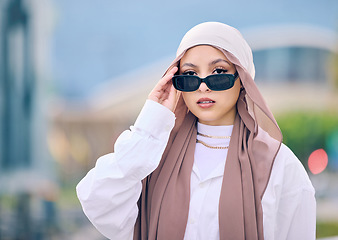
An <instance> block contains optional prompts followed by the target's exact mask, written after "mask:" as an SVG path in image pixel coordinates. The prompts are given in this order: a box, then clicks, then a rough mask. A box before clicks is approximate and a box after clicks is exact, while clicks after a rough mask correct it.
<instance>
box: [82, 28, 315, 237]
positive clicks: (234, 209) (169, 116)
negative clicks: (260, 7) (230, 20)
mask: <svg viewBox="0 0 338 240" xmlns="http://www.w3.org/2000/svg"><path fill="white" fill-rule="evenodd" d="M254 75H255V69H254V64H253V59H252V52H251V49H250V47H249V46H248V44H247V43H246V41H245V40H244V39H243V37H242V36H241V34H240V33H239V32H238V31H237V30H236V29H234V28H232V27H230V26H228V25H225V24H222V23H216V22H207V23H202V24H199V25H197V26H195V27H194V28H192V29H191V30H190V31H188V32H187V34H186V35H185V36H184V37H183V39H182V41H181V44H180V46H179V48H178V51H177V57H176V59H175V60H174V61H173V63H172V64H171V66H170V67H169V68H168V70H167V72H166V73H165V75H164V76H163V78H162V79H161V80H160V81H159V82H158V84H157V85H156V86H155V88H154V89H153V91H152V92H151V93H150V94H149V97H148V100H147V101H146V104H145V106H144V107H143V109H142V111H141V113H140V115H139V117H138V118H137V120H136V122H135V125H134V126H133V127H131V130H130V131H125V132H123V133H122V134H121V136H120V137H119V138H118V140H117V141H116V143H115V153H111V154H108V155H105V156H103V157H101V158H100V159H99V160H98V161H97V164H96V166H95V168H94V169H92V170H91V171H90V172H89V173H88V174H87V176H86V177H85V178H84V179H82V181H81V182H80V183H79V184H78V186H77V193H78V197H79V199H80V201H81V204H82V206H83V210H84V212H85V214H86V215H87V216H88V218H89V219H90V220H91V222H92V223H93V224H94V225H95V226H96V228H97V229H98V230H99V231H100V232H101V233H102V234H104V235H105V236H106V237H108V238H111V239H144V240H145V239H160V240H162V239H208V240H210V239H268V240H270V239H315V208H316V207H315V198H314V189H313V187H312V185H311V183H310V181H309V178H308V176H307V174H306V172H305V170H304V168H303V166H302V165H301V163H300V162H299V160H298V159H297V158H296V157H295V156H294V154H293V153H292V152H291V151H290V150H289V149H288V148H287V147H286V146H285V145H283V144H282V143H281V142H282V134H281V132H280V130H279V127H278V125H277V123H276V121H275V119H274V117H273V115H272V114H271V112H270V111H269V109H268V107H267V105H266V104H265V102H264V100H263V98H262V96H261V94H260V93H259V91H258V89H257V87H256V85H255V83H254V81H253V79H254ZM141 181H142V183H141Z"/></svg>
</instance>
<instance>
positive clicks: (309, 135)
mask: <svg viewBox="0 0 338 240" xmlns="http://www.w3.org/2000/svg"><path fill="white" fill-rule="evenodd" d="M276 120H277V122H278V125H279V127H280V128H281V131H282V133H283V139H284V143H285V144H286V145H287V146H288V147H289V148H290V149H291V150H292V151H293V152H294V153H295V154H296V156H297V157H298V158H299V159H300V160H301V162H302V163H303V165H304V166H305V165H306V164H305V162H306V161H307V159H308V157H309V155H310V154H311V153H312V152H313V151H314V150H316V149H319V148H323V149H324V150H326V140H327V138H328V136H329V135H330V133H332V132H333V131H337V130H338V113H332V112H289V113H284V114H282V115H279V116H277V117H276Z"/></svg>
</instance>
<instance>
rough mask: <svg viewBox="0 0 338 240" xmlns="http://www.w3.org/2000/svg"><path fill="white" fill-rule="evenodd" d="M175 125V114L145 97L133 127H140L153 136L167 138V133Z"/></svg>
mask: <svg viewBox="0 0 338 240" xmlns="http://www.w3.org/2000/svg"><path fill="white" fill-rule="evenodd" d="M174 125H175V114H174V113H173V112H172V111H170V110H169V109H168V108H166V107H165V106H163V105H161V104H159V103H157V102H155V101H153V100H150V99H147V101H146V103H145V104H144V106H143V108H142V110H141V112H140V114H139V116H138V117H137V119H136V121H135V124H134V127H136V128H138V129H141V130H143V131H145V132H147V133H149V134H150V135H152V136H153V137H154V138H157V139H163V138H165V139H166V138H168V135H169V134H168V133H169V132H170V131H171V130H172V129H173V127H174Z"/></svg>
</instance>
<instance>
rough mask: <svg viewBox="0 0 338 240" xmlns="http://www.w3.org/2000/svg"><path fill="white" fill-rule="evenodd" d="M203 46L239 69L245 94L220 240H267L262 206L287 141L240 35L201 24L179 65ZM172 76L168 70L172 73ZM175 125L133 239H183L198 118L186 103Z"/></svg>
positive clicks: (147, 187) (146, 190) (186, 41)
mask: <svg viewBox="0 0 338 240" xmlns="http://www.w3.org/2000/svg"><path fill="white" fill-rule="evenodd" d="M198 45H211V46H213V47H216V48H218V49H219V50H220V51H222V52H223V53H224V55H225V56H226V57H227V58H228V59H229V60H230V61H231V62H232V63H233V64H234V65H235V67H236V70H237V72H238V74H239V77H240V79H241V82H242V86H243V90H242V91H241V93H240V96H239V98H238V101H237V112H238V114H237V116H236V118H235V122H234V128H233V132H232V136H231V140H230V146H229V151H228V155H227V160H226V165H225V169H224V176H223V183H222V188H221V196H220V200H219V231H220V239H221V240H224V239H239V240H240V239H243V240H244V239H246V240H257V239H259V240H261V239H264V236H263V212H262V205H261V199H262V196H263V194H264V191H265V189H266V186H267V184H268V181H269V177H270V173H271V169H272V165H273V162H274V159H275V157H276V154H277V152H278V150H279V148H280V145H281V142H282V134H281V131H280V129H279V127H278V125H277V123H276V121H275V119H274V117H273V115H272V113H271V111H270V110H269V108H268V106H267V105H266V103H265V101H264V99H263V97H262V95H261V93H260V92H259V90H258V88H257V86H256V84H255V82H254V77H255V67H254V64H253V57H252V51H251V49H250V47H249V45H248V43H247V42H246V41H245V40H244V38H243V37H242V35H241V33H240V32H239V31H238V30H237V29H235V28H233V27H231V26H229V25H226V24H223V23H218V22H206V23H201V24H199V25H197V26H195V27H193V28H192V29H191V30H189V31H188V32H187V33H186V34H185V36H184V37H183V39H182V41H181V43H180V45H179V47H178V50H177V54H176V58H175V59H174V61H173V62H172V64H171V65H170V67H169V68H168V70H169V69H171V68H172V67H174V66H177V65H178V63H179V60H180V59H181V58H182V56H183V55H184V53H185V52H186V51H187V50H188V49H190V48H192V47H194V46H198ZM168 70H167V71H168ZM174 112H175V115H176V122H175V127H174V129H173V131H172V132H171V135H170V138H169V141H168V144H167V147H166V149H165V151H164V153H163V156H162V159H161V162H160V164H159V166H158V168H157V169H156V170H155V171H154V172H153V173H152V174H151V175H149V176H148V177H147V178H146V179H144V180H143V189H142V194H141V197H140V200H139V216H138V219H137V222H136V225H135V232H134V239H142V240H146V239H147V240H148V239H149V240H154V239H161V240H163V239H164V240H166V239H183V238H184V233H185V229H186V224H187V218H188V213H189V202H190V176H191V171H192V166H193V161H194V159H193V157H194V151H195V145H196V117H195V116H194V115H193V114H191V113H190V112H189V111H188V109H187V107H186V105H185V103H184V101H183V98H182V96H180V97H179V100H178V102H177V104H176V108H175V111H174Z"/></svg>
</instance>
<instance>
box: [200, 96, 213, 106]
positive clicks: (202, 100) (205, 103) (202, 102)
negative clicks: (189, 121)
mask: <svg viewBox="0 0 338 240" xmlns="http://www.w3.org/2000/svg"><path fill="white" fill-rule="evenodd" d="M214 104H215V101H214V100H212V99H210V98H200V99H198V101H197V105H198V106H199V107H201V108H210V107H212V106H213V105H214Z"/></svg>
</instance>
